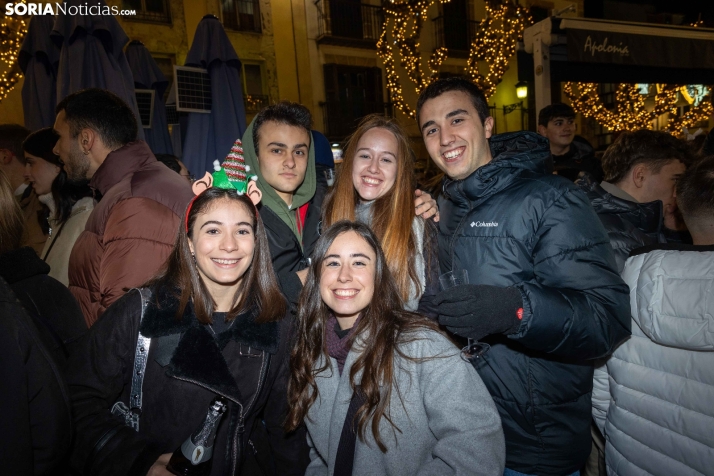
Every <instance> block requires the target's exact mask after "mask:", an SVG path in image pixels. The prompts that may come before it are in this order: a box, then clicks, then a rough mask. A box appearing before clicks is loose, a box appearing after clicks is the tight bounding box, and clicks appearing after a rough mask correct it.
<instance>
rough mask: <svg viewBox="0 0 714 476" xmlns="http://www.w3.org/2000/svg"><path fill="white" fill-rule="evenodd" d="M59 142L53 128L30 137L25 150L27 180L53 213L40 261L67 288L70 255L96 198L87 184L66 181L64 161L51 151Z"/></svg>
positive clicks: (24, 143) (50, 214)
mask: <svg viewBox="0 0 714 476" xmlns="http://www.w3.org/2000/svg"><path fill="white" fill-rule="evenodd" d="M57 139H58V136H57V133H55V132H54V131H53V130H52V128H51V127H48V128H45V129H40V130H39V131H35V132H33V133H32V134H30V135H29V136H27V139H25V142H23V143H22V149H23V151H24V154H25V178H26V179H27V181H28V183H30V185H31V186H32V188H33V189H34V190H35V193H36V194H37V195H38V196H39V199H40V202H42V203H43V204H44V205H45V206H46V207H47V208H49V210H50V213H49V217H48V222H49V223H48V224H49V237H48V238H47V241H46V242H45V246H44V248H43V249H42V252H41V253H40V258H42V260H43V261H44V262H45V263H47V264H48V265H49V267H50V272H49V275H50V276H51V277H53V278H55V279H56V280H57V281H59V282H61V283H62V284H64V285H65V286H68V285H69V277H68V275H67V271H68V269H69V255H70V253H72V248H73V247H74V242H75V241H77V238H78V237H79V235H80V233H82V231H83V230H84V226H85V225H86V223H87V219H88V218H89V215H90V214H91V213H92V210H93V209H94V199H93V198H92V196H91V191H90V190H89V187H88V186H87V183H86V181H85V182H83V183H82V182H79V183H77V182H71V181H69V180H68V179H67V172H65V171H64V168H63V167H62V162H60V160H59V157H58V156H56V155H55V154H54V152H52V149H53V148H54V146H55V144H56V143H57Z"/></svg>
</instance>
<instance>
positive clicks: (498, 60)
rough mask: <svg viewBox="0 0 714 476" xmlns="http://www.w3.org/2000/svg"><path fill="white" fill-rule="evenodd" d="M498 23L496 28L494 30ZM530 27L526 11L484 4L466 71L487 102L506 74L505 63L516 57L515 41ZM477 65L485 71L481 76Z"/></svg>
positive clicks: (511, 6)
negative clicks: (483, 67)
mask: <svg viewBox="0 0 714 476" xmlns="http://www.w3.org/2000/svg"><path fill="white" fill-rule="evenodd" d="M498 23H500V25H499V26H496V25H497V24H498ZM531 23H532V19H531V17H530V15H529V14H528V12H527V11H526V9H525V8H523V7H521V6H520V5H514V4H512V3H503V4H501V5H498V6H497V8H496V6H495V5H492V4H491V2H488V1H487V2H486V17H485V18H484V19H483V20H481V23H480V24H479V27H478V30H477V32H476V37H475V38H474V39H473V41H472V42H471V50H470V51H469V59H468V63H467V67H466V71H467V72H468V74H469V77H470V78H471V80H472V81H473V82H474V83H476V84H477V85H478V86H479V87H480V88H481V89H482V90H483V92H484V94H485V95H486V98H489V97H491V96H492V95H493V93H495V92H496V86H497V85H498V83H500V82H501V78H503V74H504V73H505V72H506V67H507V66H508V60H509V59H510V58H511V57H512V56H513V55H514V54H515V53H516V45H517V44H518V40H520V39H521V38H522V37H523V31H524V30H525V29H526V27H527V26H529V25H530V24H531ZM480 63H483V64H485V65H486V67H487V68H488V74H486V76H484V75H483V74H481V72H480V68H479V66H480Z"/></svg>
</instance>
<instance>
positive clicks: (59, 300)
mask: <svg viewBox="0 0 714 476" xmlns="http://www.w3.org/2000/svg"><path fill="white" fill-rule="evenodd" d="M49 272H50V267H49V266H48V265H47V263H45V262H44V261H42V260H41V259H40V258H39V257H38V256H37V254H36V253H35V251H34V250H33V249H32V248H30V247H24V248H19V249H17V250H12V251H8V252H6V253H3V254H2V255H0V277H2V278H3V279H4V280H5V281H7V283H8V284H9V285H10V287H11V288H12V290H13V291H14V292H15V296H16V297H17V299H18V300H19V301H20V302H21V303H22V305H23V307H24V308H25V310H26V311H27V313H28V314H29V315H30V317H31V318H32V319H33V321H34V323H35V326H36V327H37V331H38V334H39V336H40V338H41V339H42V342H43V343H44V344H45V347H46V348H47V350H49V351H50V353H51V354H52V357H54V359H55V362H57V364H58V365H59V367H60V369H64V367H65V365H66V363H67V358H68V357H69V354H70V353H71V352H72V349H73V346H74V345H75V344H76V342H77V340H78V339H79V338H80V337H82V336H83V335H84V334H85V333H86V332H87V324H86V322H85V321H84V316H83V315H82V309H81V308H80V307H79V303H77V300H76V299H74V296H72V293H71V292H69V289H67V287H66V286H65V285H63V284H62V283H60V282H59V281H57V280H56V279H54V278H52V277H50V276H49V275H48V274H47V273H49Z"/></svg>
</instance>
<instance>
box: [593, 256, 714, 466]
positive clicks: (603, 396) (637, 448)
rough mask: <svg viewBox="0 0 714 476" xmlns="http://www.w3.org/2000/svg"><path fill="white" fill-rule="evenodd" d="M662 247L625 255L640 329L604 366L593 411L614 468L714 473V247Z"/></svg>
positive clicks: (626, 275) (624, 274)
mask: <svg viewBox="0 0 714 476" xmlns="http://www.w3.org/2000/svg"><path fill="white" fill-rule="evenodd" d="M658 247H659V248H660V249H654V250H653V251H649V252H647V253H643V254H638V255H636V256H633V257H631V258H630V259H629V260H628V261H627V263H626V264H625V269H624V270H623V272H622V277H623V279H624V280H625V282H626V283H627V284H628V285H629V286H630V307H631V311H632V322H633V324H632V337H631V338H630V339H629V340H627V341H625V342H624V343H623V344H622V345H620V346H619V347H618V348H617V349H616V350H615V352H614V353H613V355H612V356H611V357H610V359H609V360H608V361H607V366H606V367H605V366H602V367H600V368H598V369H596V371H595V381H594V388H593V416H594V418H595V420H596V422H597V424H598V426H599V427H600V430H601V431H603V433H604V435H605V438H606V448H605V459H606V463H607V472H608V475H609V476H613V475H617V476H630V475H655V476H659V475H661V476H687V475H714V246H707V247H703V246H699V247H697V246H686V245H685V246H681V245H679V246H673V245H658ZM652 248H655V247H652ZM662 248H666V249H662ZM608 377H609V378H608Z"/></svg>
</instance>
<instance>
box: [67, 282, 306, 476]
mask: <svg viewBox="0 0 714 476" xmlns="http://www.w3.org/2000/svg"><path fill="white" fill-rule="evenodd" d="M157 296H158V304H157V302H156V301H157V299H155V298H153V297H152V299H150V300H149V304H148V306H147V308H146V311H145V314H144V318H143V320H141V321H140V316H141V297H140V295H139V293H138V292H137V291H131V292H129V293H127V294H126V295H125V296H124V297H122V298H121V299H119V300H118V301H117V302H116V303H115V304H113V305H112V306H110V307H109V308H108V309H107V311H106V312H105V313H104V314H103V315H102V317H101V318H100V319H99V320H98V321H97V323H96V324H95V325H94V326H93V327H92V328H91V329H90V332H89V333H88V334H87V336H85V338H84V339H83V341H82V342H81V343H80V345H79V349H78V352H77V353H76V354H74V355H73V357H72V359H71V360H70V365H69V375H68V384H69V388H70V393H71V397H72V409H73V413H74V415H73V418H74V424H75V445H74V451H73V454H72V465H73V467H74V468H75V469H76V470H78V471H81V472H82V474H85V475H92V476H100V475H140V476H144V475H146V473H147V471H148V469H149V468H150V467H151V465H152V464H153V463H154V462H155V461H156V460H157V458H158V457H159V456H160V455H161V454H164V453H171V452H173V451H174V450H175V449H176V448H178V447H179V446H180V445H181V443H183V441H184V440H185V439H186V438H187V437H188V436H189V435H190V434H191V433H193V432H194V431H195V430H196V429H197V428H198V427H199V426H200V425H201V423H202V422H203V420H204V418H205V415H206V411H207V410H208V406H209V404H210V402H211V400H212V399H213V398H214V397H215V396H216V395H217V394H220V395H223V396H224V397H226V398H227V399H228V400H229V411H228V412H226V414H225V415H224V416H223V420H222V422H221V424H220V426H219V429H218V434H217V437H216V441H215V443H214V447H213V451H214V453H213V468H212V471H211V475H238V474H241V475H263V474H265V475H273V474H280V475H291V474H296V475H297V474H304V470H305V466H306V465H307V462H308V457H307V445H306V442H305V434H304V430H303V431H297V432H294V433H292V434H289V435H285V433H284V432H283V430H282V424H283V421H284V418H285V415H286V410H287V382H288V376H289V373H288V372H289V369H288V364H289V362H288V360H289V341H290V338H289V333H290V329H289V327H290V323H289V320H288V319H289V318H286V319H284V320H283V321H280V322H272V323H265V324H257V323H256V322H255V321H254V318H253V315H252V314H250V313H247V314H241V315H239V316H238V317H237V318H236V321H235V322H234V323H233V324H232V326H231V327H230V328H229V329H228V330H226V331H225V332H223V333H220V334H219V336H218V338H215V337H214V335H213V333H212V332H211V329H210V328H209V327H208V326H206V325H202V324H200V323H199V322H198V321H197V319H196V317H195V314H194V312H193V307H192V305H191V304H189V305H188V306H187V308H186V311H185V312H184V314H183V317H182V319H181V320H177V319H176V317H175V314H176V310H177V306H178V301H177V300H176V299H175V298H174V297H172V296H170V295H169V294H168V293H165V292H161V291H159V292H158V293H157ZM139 329H141V333H142V335H144V336H146V337H150V338H151V339H152V340H151V344H150V348H149V355H148V363H147V366H146V374H145V379H144V383H143V408H142V413H141V417H140V420H139V425H140V428H139V432H138V433H137V432H136V431H134V430H133V429H132V428H130V427H128V426H125V425H124V424H123V422H122V421H121V420H120V419H119V418H117V417H115V416H113V415H112V414H111V412H110V408H111V407H112V405H113V404H114V403H115V402H116V401H117V400H119V399H121V401H123V402H125V403H128V401H129V391H130V387H131V374H132V372H133V365H134V354H135V347H136V341H137V334H138V331H139Z"/></svg>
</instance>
